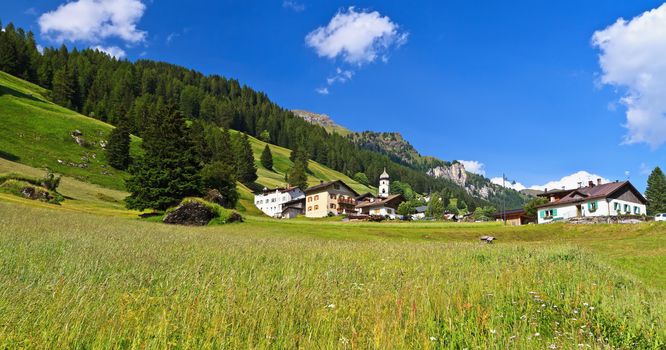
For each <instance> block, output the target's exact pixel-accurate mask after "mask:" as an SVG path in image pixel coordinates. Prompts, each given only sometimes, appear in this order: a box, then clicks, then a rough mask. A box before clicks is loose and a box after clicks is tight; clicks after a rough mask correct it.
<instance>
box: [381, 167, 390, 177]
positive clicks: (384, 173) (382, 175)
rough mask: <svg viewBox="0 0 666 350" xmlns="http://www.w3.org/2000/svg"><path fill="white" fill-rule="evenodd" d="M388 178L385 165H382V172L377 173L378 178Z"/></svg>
mask: <svg viewBox="0 0 666 350" xmlns="http://www.w3.org/2000/svg"><path fill="white" fill-rule="evenodd" d="M388 178H389V174H388V173H387V172H386V167H384V172H383V173H382V174H381V175H379V179H388Z"/></svg>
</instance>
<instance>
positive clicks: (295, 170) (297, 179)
mask: <svg viewBox="0 0 666 350" xmlns="http://www.w3.org/2000/svg"><path fill="white" fill-rule="evenodd" d="M287 182H288V183H289V184H290V185H291V186H296V187H298V188H300V189H302V190H304V189H306V188H307V187H308V175H307V174H306V166H305V161H304V160H303V159H297V160H296V162H295V163H294V166H292V167H291V169H289V172H288V173H287Z"/></svg>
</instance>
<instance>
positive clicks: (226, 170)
mask: <svg viewBox="0 0 666 350" xmlns="http://www.w3.org/2000/svg"><path fill="white" fill-rule="evenodd" d="M201 179H202V181H203V184H204V186H205V187H206V188H210V189H216V190H218V191H219V192H220V194H221V195H222V197H223V198H224V203H218V204H221V205H222V206H224V207H225V208H233V207H235V206H236V202H237V201H238V191H237V190H236V178H235V175H234V169H233V166H232V165H230V164H224V163H222V162H219V161H214V162H212V163H210V164H207V165H205V166H204V167H203V169H201Z"/></svg>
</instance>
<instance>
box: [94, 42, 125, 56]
mask: <svg viewBox="0 0 666 350" xmlns="http://www.w3.org/2000/svg"><path fill="white" fill-rule="evenodd" d="M93 49H94V50H97V51H100V52H104V53H105V54H107V55H109V56H111V57H115V58H117V59H122V58H125V56H126V54H125V50H123V49H121V48H119V47H118V46H109V47H103V46H100V45H97V46H95V47H93Z"/></svg>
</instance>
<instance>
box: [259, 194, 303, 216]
mask: <svg viewBox="0 0 666 350" xmlns="http://www.w3.org/2000/svg"><path fill="white" fill-rule="evenodd" d="M304 198H305V193H304V192H303V191H302V190H301V189H300V188H298V187H285V188H275V189H267V188H264V189H263V190H262V191H261V192H259V193H257V194H255V195H254V205H255V206H256V207H257V208H259V209H260V210H261V211H262V212H264V214H266V215H268V216H270V217H274V218H282V217H283V216H282V212H283V210H284V209H285V206H286V205H292V206H293V202H294V201H298V200H302V199H304Z"/></svg>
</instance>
